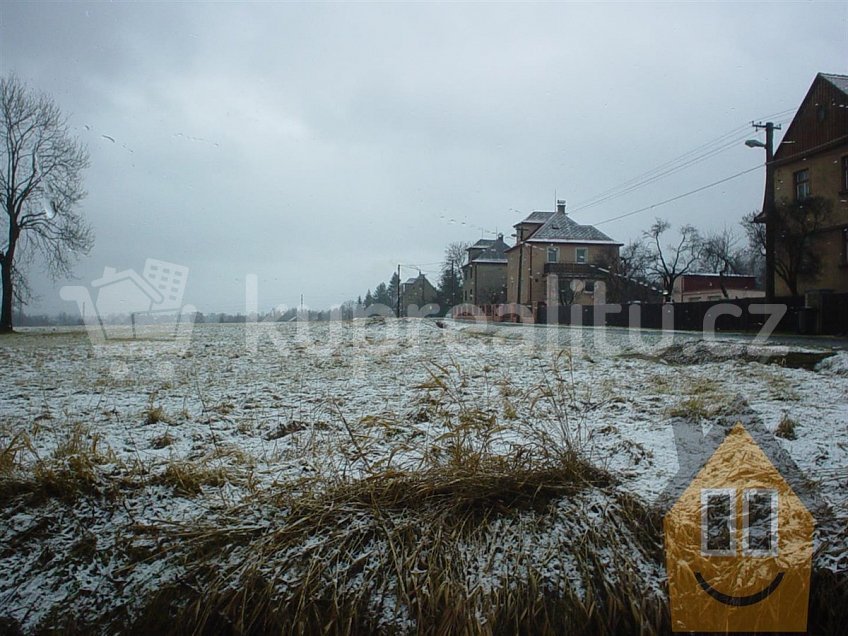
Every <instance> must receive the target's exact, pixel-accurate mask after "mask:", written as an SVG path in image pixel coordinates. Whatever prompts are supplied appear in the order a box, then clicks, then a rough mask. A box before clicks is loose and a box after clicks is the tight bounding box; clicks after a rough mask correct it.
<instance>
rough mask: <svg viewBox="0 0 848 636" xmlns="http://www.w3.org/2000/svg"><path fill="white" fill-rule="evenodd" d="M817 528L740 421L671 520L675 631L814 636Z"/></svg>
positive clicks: (666, 525) (666, 524) (667, 525)
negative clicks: (808, 634)
mask: <svg viewBox="0 0 848 636" xmlns="http://www.w3.org/2000/svg"><path fill="white" fill-rule="evenodd" d="M814 526H815V521H814V519H813V516H812V515H811V514H810V512H809V511H808V510H807V508H806V507H805V506H804V503H803V502H802V501H801V499H800V498H799V497H798V496H797V495H796V494H795V492H794V491H793V490H792V488H791V487H790V485H789V484H788V483H787V482H786V480H785V479H784V478H783V477H782V476H781V474H780V472H778V470H777V469H776V468H775V467H774V465H773V464H772V463H771V461H769V459H768V457H766V455H765V453H763V451H762V449H761V448H760V447H759V446H758V445H757V443H756V442H755V441H754V439H753V438H752V437H751V435H750V434H749V433H748V432H747V431H746V430H745V428H744V427H743V426H742V424H741V423H737V424H736V425H735V426H734V427H733V428H732V429H731V430H730V432H729V433H728V435H727V437H726V438H725V439H724V441H723V442H722V443H721V444H720V445H719V447H718V448H717V449H716V451H715V453H713V455H712V457H711V458H710V459H709V460H708V461H707V463H706V464H705V465H704V466H703V468H702V469H701V470H700V471H699V472H698V474H697V475H696V476H695V478H694V479H693V480H692V482H691V483H690V484H689V486H688V487H687V488H686V490H685V491H684V492H683V494H682V495H681V496H680V498H679V499H678V500H677V502H676V503H675V504H674V505H673V506H672V507H671V509H670V510H669V512H668V513H667V514H666V516H665V518H664V519H663V529H664V535H665V555H666V568H667V571H668V585H669V604H670V608H671V623H672V629H673V630H674V631H701V632H739V631H765V632H772V631H782V632H803V631H805V630H806V628H807V607H808V602H809V591H810V570H811V565H812V555H813V529H814Z"/></svg>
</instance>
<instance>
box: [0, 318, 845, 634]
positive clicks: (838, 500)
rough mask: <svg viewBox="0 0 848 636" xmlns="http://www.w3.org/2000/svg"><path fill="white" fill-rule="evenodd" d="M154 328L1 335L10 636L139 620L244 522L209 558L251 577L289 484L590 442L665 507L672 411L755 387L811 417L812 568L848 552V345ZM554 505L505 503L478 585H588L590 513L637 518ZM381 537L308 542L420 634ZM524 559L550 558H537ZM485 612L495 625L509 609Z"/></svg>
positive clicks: (801, 453) (600, 505) (622, 481)
mask: <svg viewBox="0 0 848 636" xmlns="http://www.w3.org/2000/svg"><path fill="white" fill-rule="evenodd" d="M139 335H140V336H141V337H140V338H138V339H135V340H134V339H132V338H125V339H120V340H116V341H110V342H108V343H106V344H103V345H99V346H97V347H92V346H91V345H90V343H89V340H88V338H87V336H86V333H85V331H84V330H79V331H65V332H56V333H54V332H48V331H39V330H31V331H26V332H25V333H24V334H21V335H17V336H14V337H8V338H4V339H2V340H0V367H2V368H3V369H4V374H3V382H2V384H0V452H2V453H3V455H2V464H0V470H2V472H0V479H2V481H0V484H2V487H0V497H2V510H0V546H2V547H0V618H2V619H3V620H6V621H8V622H7V623H0V631H2V628H3V626H4V624H5V625H7V627H8V626H9V625H12V626H14V627H15V628H16V629H17V628H20V629H22V630H24V631H25V632H28V631H33V630H36V629H38V628H44V627H46V626H50V625H64V624H67V623H68V620H69V614H73V615H74V620H76V621H77V622H78V623H79V624H83V625H84V624H86V623H97V624H98V625H101V626H102V625H107V624H109V622H110V621H111V622H112V627H111V629H114V628H115V627H114V623H115V621H118V620H126V621H130V622H132V621H134V620H136V619H138V617H139V616H140V615H141V614H142V613H143V611H144V604H145V603H146V602H147V601H145V599H149V598H150V595H151V594H153V593H155V591H156V590H157V589H165V588H166V587H167V586H168V585H172V584H176V583H180V582H183V581H184V580H185V579H186V572H187V568H188V566H187V559H188V557H187V554H188V552H187V550H188V548H186V546H187V545H190V544H191V542H192V541H195V542H196V541H199V540H200V539H198V537H199V536H200V535H203V531H204V530H209V532H211V531H212V529H214V528H221V527H224V526H226V528H228V530H227V532H232V533H233V534H232V536H230V535H227V536H229V537H230V538H229V539H226V540H222V541H223V545H225V548H220V546H219V552H218V556H213V557H212V558H211V559H212V562H216V563H217V567H218V569H219V570H220V571H221V572H225V573H227V576H229V577H230V579H231V580H230V584H231V585H233V586H237V585H239V584H240V583H239V581H241V580H242V579H240V578H239V577H241V576H243V574H244V572H243V571H242V570H240V568H242V569H243V564H244V563H245V562H247V561H251V560H252V559H254V557H255V554H256V551H257V543H256V542H257V541H260V542H261V541H266V543H265V544H262V545H269V544H267V541H269V539H268V537H269V536H271V535H273V534H274V532H276V531H279V530H280V529H281V528H285V527H286V524H290V523H292V519H293V517H292V516H291V515H292V514H293V513H292V509H293V504H292V503H291V500H285V501H280V500H278V499H273V497H276V496H277V494H279V493H284V494H285V495H286V496H288V497H294V496H295V495H302V494H303V493H305V492H311V491H310V489H318V490H320V489H321V488H324V489H326V488H328V487H338V486H344V485H345V484H351V483H357V482H362V481H363V480H368V479H374V478H375V476H378V475H390V476H394V475H399V474H403V475H405V476H408V477H410V476H414V475H415V474H416V472H417V471H418V472H420V473H421V474H424V473H426V472H427V471H428V470H430V471H432V470H434V467H435V468H438V467H440V466H447V465H449V464H450V463H451V462H452V461H453V462H456V461H459V460H456V454H457V453H465V454H466V455H465V456H464V457H466V458H467V455H468V454H469V453H471V454H474V453H477V454H479V455H481V456H482V455H485V456H486V457H488V458H491V457H503V458H512V459H510V461H512V460H513V459H515V458H516V457H523V455H522V453H528V454H533V453H535V454H533V455H532V456H533V457H539V456H547V455H545V453H546V452H551V451H552V449H554V448H555V449H560V450H562V449H565V450H577V451H579V452H580V453H581V454H582V455H583V456H585V457H587V458H588V459H589V461H590V462H591V463H592V464H593V465H595V466H597V467H600V468H603V469H605V470H606V471H609V473H610V474H611V475H612V476H614V478H615V484H614V489H615V491H616V492H619V493H623V494H624V495H625V496H630V495H632V496H633V498H634V499H635V500H637V501H639V502H642V504H643V505H645V506H647V507H650V506H651V504H652V503H653V502H655V501H656V500H657V497H658V496H659V495H660V494H661V493H662V492H663V491H664V490H665V489H666V488H667V487H668V486H669V483H670V481H671V480H672V478H673V477H674V476H675V474H676V473H677V471H678V458H677V452H676V450H675V437H674V434H673V429H672V422H673V421H674V420H675V419H680V418H683V419H686V420H689V421H696V422H698V423H699V424H700V425H701V426H702V427H703V429H704V431H705V432H706V431H708V430H709V428H710V426H711V425H712V422H713V421H714V420H716V418H719V417H722V416H731V417H732V415H733V410H734V409H736V408H739V404H740V398H741V399H742V400H743V401H744V402H745V403H747V408H750V410H751V411H752V412H753V414H754V415H756V416H758V417H759V419H761V421H762V423H763V424H764V426H765V427H766V428H767V429H769V430H770V431H776V430H777V429H778V427H779V426H780V425H781V422H783V426H784V427H787V426H788V428H792V426H791V424H794V435H789V437H790V438H791V437H794V439H787V438H783V437H778V442H779V444H780V446H781V447H782V448H783V449H784V450H785V451H786V452H787V453H788V454H789V456H790V457H791V458H792V460H793V461H794V462H795V464H797V466H798V468H799V469H800V470H801V472H802V473H804V474H805V475H806V476H807V478H808V479H809V480H811V482H812V483H813V484H814V486H815V488H816V489H817V490H818V493H819V495H820V496H821V498H822V499H823V500H824V501H825V502H826V503H827V504H828V505H829V507H830V509H831V512H830V514H831V515H832V519H831V520H830V521H829V522H828V525H827V529H826V530H825V531H824V532H823V533H820V535H819V536H817V548H818V551H817V554H816V567H817V568H821V569H826V570H829V571H833V572H836V573H839V574H840V575H841V574H844V572H845V571H846V569H848V547H846V545H845V541H846V538H845V537H846V534H845V533H844V532H842V533H840V531H839V528H840V527H842V528H843V529H844V526H845V525H846V524H848V499H847V498H846V492H848V488H846V486H848V468H847V467H848V354H846V352H844V351H837V352H835V353H834V355H832V356H830V357H827V358H825V359H824V360H823V361H822V362H818V363H816V362H815V361H812V362H809V364H806V365H805V366H809V367H812V368H802V367H796V365H795V363H796V362H797V360H798V359H799V357H798V356H797V355H795V354H797V353H798V352H800V353H801V354H802V355H801V356H800V358H803V361H805V362H806V361H808V360H807V358H805V357H804V355H803V354H804V353H805V352H808V353H816V352H818V350H817V348H816V347H810V346H808V347H807V349H800V348H799V347H792V348H788V347H782V346H776V345H768V344H766V345H761V346H754V345H749V344H748V343H747V342H746V341H745V340H742V339H730V338H728V339H721V338H719V339H717V340H715V341H704V340H701V339H699V338H698V337H696V336H692V335H684V334H676V335H674V336H673V337H672V336H669V335H666V336H665V337H663V336H662V335H661V334H656V333H653V334H652V333H648V332H627V331H623V330H613V329H597V330H592V329H585V330H580V329H576V328H574V329H572V328H565V327H561V328H554V327H534V326H513V325H504V326H491V325H490V326H485V325H474V324H468V323H457V322H448V323H446V324H445V328H440V327H438V326H437V325H436V323H435V321H429V320H405V321H394V320H390V321H388V322H387V321H384V320H381V319H376V318H371V319H362V320H357V321H354V322H353V323H344V324H342V323H333V324H327V323H310V324H303V323H301V324H299V325H298V324H292V323H288V324H285V325H278V324H249V325H197V326H196V327H195V330H194V333H193V336H192V340H191V342H190V346H185V347H182V346H174V344H173V343H172V342H170V341H169V340H168V339H167V338H166V337H164V336H163V334H161V333H159V334H156V333H154V334H152V335H153V337H152V338H145V336H147V335H151V334H147V333H145V332H143V331H142V333H140V334H139ZM787 353H789V354H791V355H790V356H789V358H788V359H789V361H790V363H789V364H785V363H784V364H781V363H782V362H785V360H787V357H786V355H787ZM787 422H788V424H787ZM461 461H467V459H462V460H461ZM522 461H523V460H522ZM529 461H531V460H528V462H529ZM532 461H535V460H532ZM529 465H530V464H528V466H529ZM533 466H535V464H533ZM428 474H429V473H428ZM316 492H317V490H316ZM269 497H270V498H269ZM551 500H552V501H553V503H552V504H551V505H550V506H549V508H548V512H547V513H546V515H547V517H546V518H545V521H544V523H541V522H539V520H538V519H537V518H536V517H534V515H535V514H536V513H535V512H533V511H532V510H529V511H527V510H524V511H518V512H515V514H511V513H510V514H500V513H498V514H497V515H494V516H493V517H492V518H491V519H489V518H487V521H486V523H484V524H482V525H481V529H480V531H479V532H477V534H473V535H470V536H468V537H466V538H465V539H463V540H462V541H459V542H457V543H455V544H454V545H453V547H452V549H454V550H456V554H457V555H459V556H457V557H456V559H457V561H456V563H457V566H456V567H457V568H459V570H461V572H459V573H458V574H457V577H458V578H460V579H462V578H464V580H465V581H466V585H467V588H468V590H480V592H479V594H484V595H485V594H491V593H492V591H493V590H496V589H497V588H498V587H499V586H503V585H508V584H507V583H505V581H510V580H512V581H516V580H517V581H520V580H522V576H523V577H524V578H525V579H526V578H527V577H528V576H530V575H529V574H528V572H530V571H531V570H532V572H533V573H534V576H538V577H539V581H540V583H539V585H540V586H541V588H542V589H544V590H546V593H565V592H562V590H568V594H572V595H576V597H579V598H583V599H585V597H586V595H587V594H591V590H590V589H589V588H591V587H592V586H593V576H594V575H592V574H590V573H589V574H587V573H584V574H583V575H582V576H581V575H580V574H579V573H578V570H579V568H578V567H576V566H575V565H574V560H575V559H576V558H578V556H579V555H578V553H577V550H576V549H575V548H574V545H573V544H574V542H575V540H574V537H575V536H579V535H580V534H581V533H585V524H590V525H591V524H598V527H600V526H602V525H603V524H610V523H613V524H615V523H619V522H618V521H615V519H616V515H619V517H620V516H621V515H622V514H624V513H623V512H622V510H623V509H620V508H616V506H615V505H612V504H611V503H610V498H609V490H608V489H607V490H605V489H604V488H601V487H600V486H599V487H598V488H594V487H587V488H583V489H580V491H579V492H574V493H572V494H571V495H570V496H564V497H559V498H557V497H552V499H551ZM344 510H345V511H344V514H342V513H338V514H340V515H341V516H338V515H337V513H335V512H334V513H333V515H328V518H327V519H326V524H329V525H332V524H337V525H338V524H347V527H348V529H349V532H350V533H351V536H353V535H355V534H356V532H357V528H359V527H360V526H359V525H357V524H361V526H362V527H363V528H364V527H365V526H367V525H368V524H373V523H375V522H374V519H373V516H374V515H371V516H370V517H368V518H367V519H366V518H365V517H362V515H360V513H359V512H357V510H356V509H354V508H345V509H344ZM578 510H579V511H580V515H582V516H581V517H580V519H581V520H582V521H581V522H580V523H583V524H584V525H583V526H581V525H580V523H578V521H575V519H576V517H575V515H576V514H577V512H575V511H578ZM557 511H559V512H557ZM569 511H571V512H569ZM392 514H393V515H395V516H393V517H392V521H391V523H393V524H395V526H396V525H397V524H399V523H402V519H403V513H402V512H397V513H395V512H393V513H392ZM334 515H335V516H334ZM357 515H359V516H357ZM366 516H367V515H366ZM378 516H379V515H378ZM484 526H485V527H484ZM239 533H240V534H239ZM481 533H482V534H481ZM599 533H600V534H598V537H602V536H603V532H601V531H600V530H599ZM313 534H314V536H315V537H318V538H320V536H322V535H321V532H320V531H316V532H315V533H313ZM236 535H238V537H236ZM247 535H249V536H250V538H249V540H247V539H244V536H247ZM372 535H373V533H371V534H368V533H366V534H363V535H362V537H361V542H360V543H358V544H357V546H356V548H355V549H354V548H352V547H350V546H347V547H346V548H345V550H347V552H345V558H344V559H343V558H341V557H340V556H339V555H338V554H335V553H330V552H326V553H325V552H322V551H323V550H329V548H327V547H326V545H324V544H321V545H318V544H319V543H320V541H319V539H318V538H314V539H310V538H308V537H307V538H305V539H304V540H303V541H301V549H303V550H307V549H308V550H312V549H313V548H314V550H315V552H314V554H319V555H322V556H321V558H322V559H324V565H325V571H322V572H321V576H322V577H324V578H325V579H326V581H328V582H329V583H328V585H329V584H333V585H335V586H336V588H337V589H342V588H344V589H347V588H353V587H356V586H358V585H359V586H367V585H370V586H372V589H371V591H370V592H369V598H370V601H369V603H367V608H366V609H364V610H362V611H366V612H371V613H373V615H374V619H373V624H374V625H377V626H382V627H387V628H390V629H392V630H396V629H399V630H401V631H403V630H406V629H416V625H417V623H416V621H420V620H422V617H423V616H424V614H422V613H421V612H420V607H419V613H418V615H417V618H416V614H415V612H414V611H411V610H410V601H409V599H410V597H411V596H412V595H411V594H410V592H409V589H408V587H407V584H406V583H403V582H404V580H405V579H404V577H403V576H398V577H395V579H394V580H392V576H391V575H385V576H382V575H381V577H382V578H381V579H380V581H379V582H377V578H376V575H375V577H372V578H369V577H368V576H367V573H368V571H369V565H368V564H369V563H371V562H372V561H373V562H374V563H375V564H376V563H378V561H379V558H380V555H382V554H385V553H387V552H391V550H393V546H392V545H390V544H391V539H387V538H385V537H384V538H382V539H380V538H375V537H374V536H372ZM204 536H206V535H204ZM463 536H465V535H463ZM219 539H220V537H219ZM204 540H205V539H204ZM310 541H313V543H315V545H311V544H310V543H309V542H310ZM386 541H388V544H387V543H386ZM598 541H600V539H598ZM621 541H623V542H624V543H625V544H626V543H627V542H628V541H630V539H628V538H627V537H624V538H623V539H621ZM634 541H635V539H634ZM181 542H182V543H181ZM637 543H638V541H637ZM204 545H205V544H204ZM216 545H217V544H216ZM286 545H288V544H286ZM510 545H511V546H512V547H510ZM304 546H305V547H304ZM516 546H517V547H516ZM287 549H288V548H287ZM240 550H241V551H240ZM603 550H604V548H603V546H601V545H600V544H598V545H597V546H595V553H596V554H597V553H598V552H602V551H603ZM634 550H635V551H636V553H637V557H638V551H639V549H637V548H634ZM646 550H647V551H646V553H645V554H644V555H642V556H641V557H638V558H636V559H635V561H634V562H633V564H635V565H633V567H635V568H636V569H637V570H639V571H640V576H641V580H642V581H643V582H644V584H645V585H646V589H645V590H643V591H642V592H641V593H643V594H647V595H652V596H655V597H657V598H660V599H662V597H663V595H664V594H665V592H664V588H663V579H664V571H663V566H662V562H661V561H660V560H657V559H655V558H653V557H652V556H650V555H649V554H648V552H650V550H649V549H646ZM271 552H273V555H274V556H273V558H272V557H271V556H269V555H270V554H271ZM504 553H506V554H507V556H503V555H504ZM280 554H281V552H280V550H279V549H277V548H274V550H271V549H270V548H268V549H267V551H266V552H265V553H264V556H265V558H266V560H265V561H263V562H262V563H258V562H257V563H255V564H254V565H255V566H256V571H257V572H262V573H263V576H264V577H265V580H268V581H272V582H278V583H275V585H277V587H279V586H280V585H282V583H279V582H280V581H288V580H291V581H294V580H295V579H297V578H298V577H301V578H302V576H303V573H297V572H295V571H289V572H280V571H274V567H275V566H274V565H273V563H275V561H274V559H275V558H279V559H282V557H281V556H280ZM334 554H335V555H334ZM515 554H525V555H530V556H528V557H527V560H528V561H529V565H528V563H524V562H523V561H522V560H521V559H518V558H517V557H515V556H514V555H515ZM509 555H512V556H509ZM617 558H618V557H617V556H616V555H614V554H611V555H608V558H606V560H604V559H601V562H603V563H606V564H608V565H609V570H610V574H609V576H610V577H612V578H615V577H616V576H619V579H618V580H619V581H622V580H624V579H625V578H626V576H629V574H625V573H621V574H620V575H618V574H616V567H617V565H616V564H617V563H618V562H617V561H616V559H617ZM279 562H280V563H282V562H283V561H279ZM351 563H359V566H358V567H356V568H352V567H351ZM363 563H364V565H363ZM407 565H409V564H407ZM619 565H622V564H619ZM374 567H375V568H377V565H375V566H374ZM410 567H411V568H412V570H413V571H416V570H415V567H420V568H424V566H414V567H413V566H410ZM622 567H623V565H622ZM333 568H335V570H333ZM425 569H426V568H425ZM375 571H376V570H375ZM422 572H423V570H422ZM522 573H523V574H522ZM422 576H425V575H424V574H422ZM192 580H194V581H197V580H209V579H208V578H206V579H201V578H197V579H192ZM428 580H429V579H428ZM175 582H176V583H175ZM292 586H294V583H292ZM425 587H426V586H425ZM401 588H402V589H401ZM298 589H302V588H298ZM316 589H317V588H316ZM558 590H559V592H557V591H558ZM277 593H278V594H279V596H280V598H283V597H284V596H285V590H282V589H279V590H277ZM469 593H470V592H469ZM475 593H476V592H475ZM339 594H341V592H339ZM275 598H276V597H275ZM278 600H279V599H278ZM281 602H282V601H281ZM469 611H470V610H469ZM474 611H476V612H478V614H477V615H476V620H477V621H478V623H479V624H485V623H486V621H487V620H492V619H491V617H489V618H487V616H486V615H485V612H484V611H483V610H482V609H481V607H475V609H474ZM480 612H483V613H482V614H481V613H480ZM148 618H149V617H148ZM418 627H420V625H418ZM9 629H11V628H9Z"/></svg>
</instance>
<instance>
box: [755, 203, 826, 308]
mask: <svg viewBox="0 0 848 636" xmlns="http://www.w3.org/2000/svg"><path fill="white" fill-rule="evenodd" d="M832 211H833V204H832V203H831V202H830V201H829V200H828V199H825V198H823V197H808V198H806V199H804V200H803V201H787V200H786V199H784V200H783V201H781V202H780V203H779V204H778V205H776V206H775V208H774V212H775V214H774V219H773V220H772V223H773V229H774V232H775V236H776V241H775V253H774V273H775V274H777V275H778V276H780V278H781V279H782V280H783V282H784V283H786V286H787V287H788V288H789V293H790V294H792V295H793V296H797V295H798V283H799V282H800V280H801V279H803V278H806V279H808V280H815V279H816V278H817V277H818V275H819V274H820V273H821V269H822V262H821V256H820V254H819V252H818V251H817V250H816V249H815V244H814V238H815V235H816V234H817V233H818V232H819V231H820V230H822V229H823V228H824V227H825V226H826V225H827V223H828V222H829V219H830V216H831V212H832ZM758 218H759V216H758V215H757V214H754V213H752V214H749V215H747V216H746V217H745V220H746V221H748V223H746V227H745V229H746V231H747V233H748V241H749V243H750V244H751V246H752V247H753V246H754V245H756V246H757V247H758V250H759V251H761V253H762V254H763V255H764V256H765V245H766V234H765V224H763V223H758V222H757V220H756V219H758Z"/></svg>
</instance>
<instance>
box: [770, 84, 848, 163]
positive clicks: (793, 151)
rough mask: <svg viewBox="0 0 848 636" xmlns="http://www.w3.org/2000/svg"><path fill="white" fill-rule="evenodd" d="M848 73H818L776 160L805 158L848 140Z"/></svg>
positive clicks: (787, 161) (781, 143)
mask: <svg viewBox="0 0 848 636" xmlns="http://www.w3.org/2000/svg"><path fill="white" fill-rule="evenodd" d="M847 98H848V75H836V74H832V73H818V74H817V75H816V77H815V79H814V80H813V83H812V84H811V85H810V88H809V89H808V91H807V94H806V96H805V97H804V99H803V100H802V102H801V105H800V106H799V107H798V110H797V111H796V113H795V116H794V117H793V118H792V122H791V123H790V124H789V127H788V128H787V130H786V133H785V134H784V136H783V139H782V140H781V141H780V145H779V146H778V147H777V150H775V152H774V160H775V161H776V162H777V163H778V164H780V165H783V164H787V163H791V162H795V161H804V160H806V159H807V157H809V156H812V155H814V154H819V153H823V152H829V151H830V150H832V149H833V148H836V147H841V146H844V145H846V144H848V108H846V106H848V99H847Z"/></svg>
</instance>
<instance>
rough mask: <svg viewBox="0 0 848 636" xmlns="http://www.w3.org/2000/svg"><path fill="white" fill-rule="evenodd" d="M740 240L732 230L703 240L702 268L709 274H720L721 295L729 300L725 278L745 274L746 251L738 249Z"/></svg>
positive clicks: (716, 233)
mask: <svg viewBox="0 0 848 636" xmlns="http://www.w3.org/2000/svg"><path fill="white" fill-rule="evenodd" d="M738 243H739V239H738V238H737V237H736V235H735V234H734V233H733V231H732V230H730V229H728V228H725V229H723V230H722V231H720V232H714V233H712V234H709V235H707V236H706V237H704V238H703V243H702V245H701V257H700V263H699V265H700V267H701V269H704V270H706V271H708V272H714V273H717V274H718V282H719V286H720V287H721V293H722V295H723V296H724V297H725V298H729V297H730V294H729V293H728V292H727V285H726V281H725V277H726V276H729V275H731V274H742V273H745V271H746V269H747V267H746V260H745V258H744V251H742V250H740V249H739V247H738Z"/></svg>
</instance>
